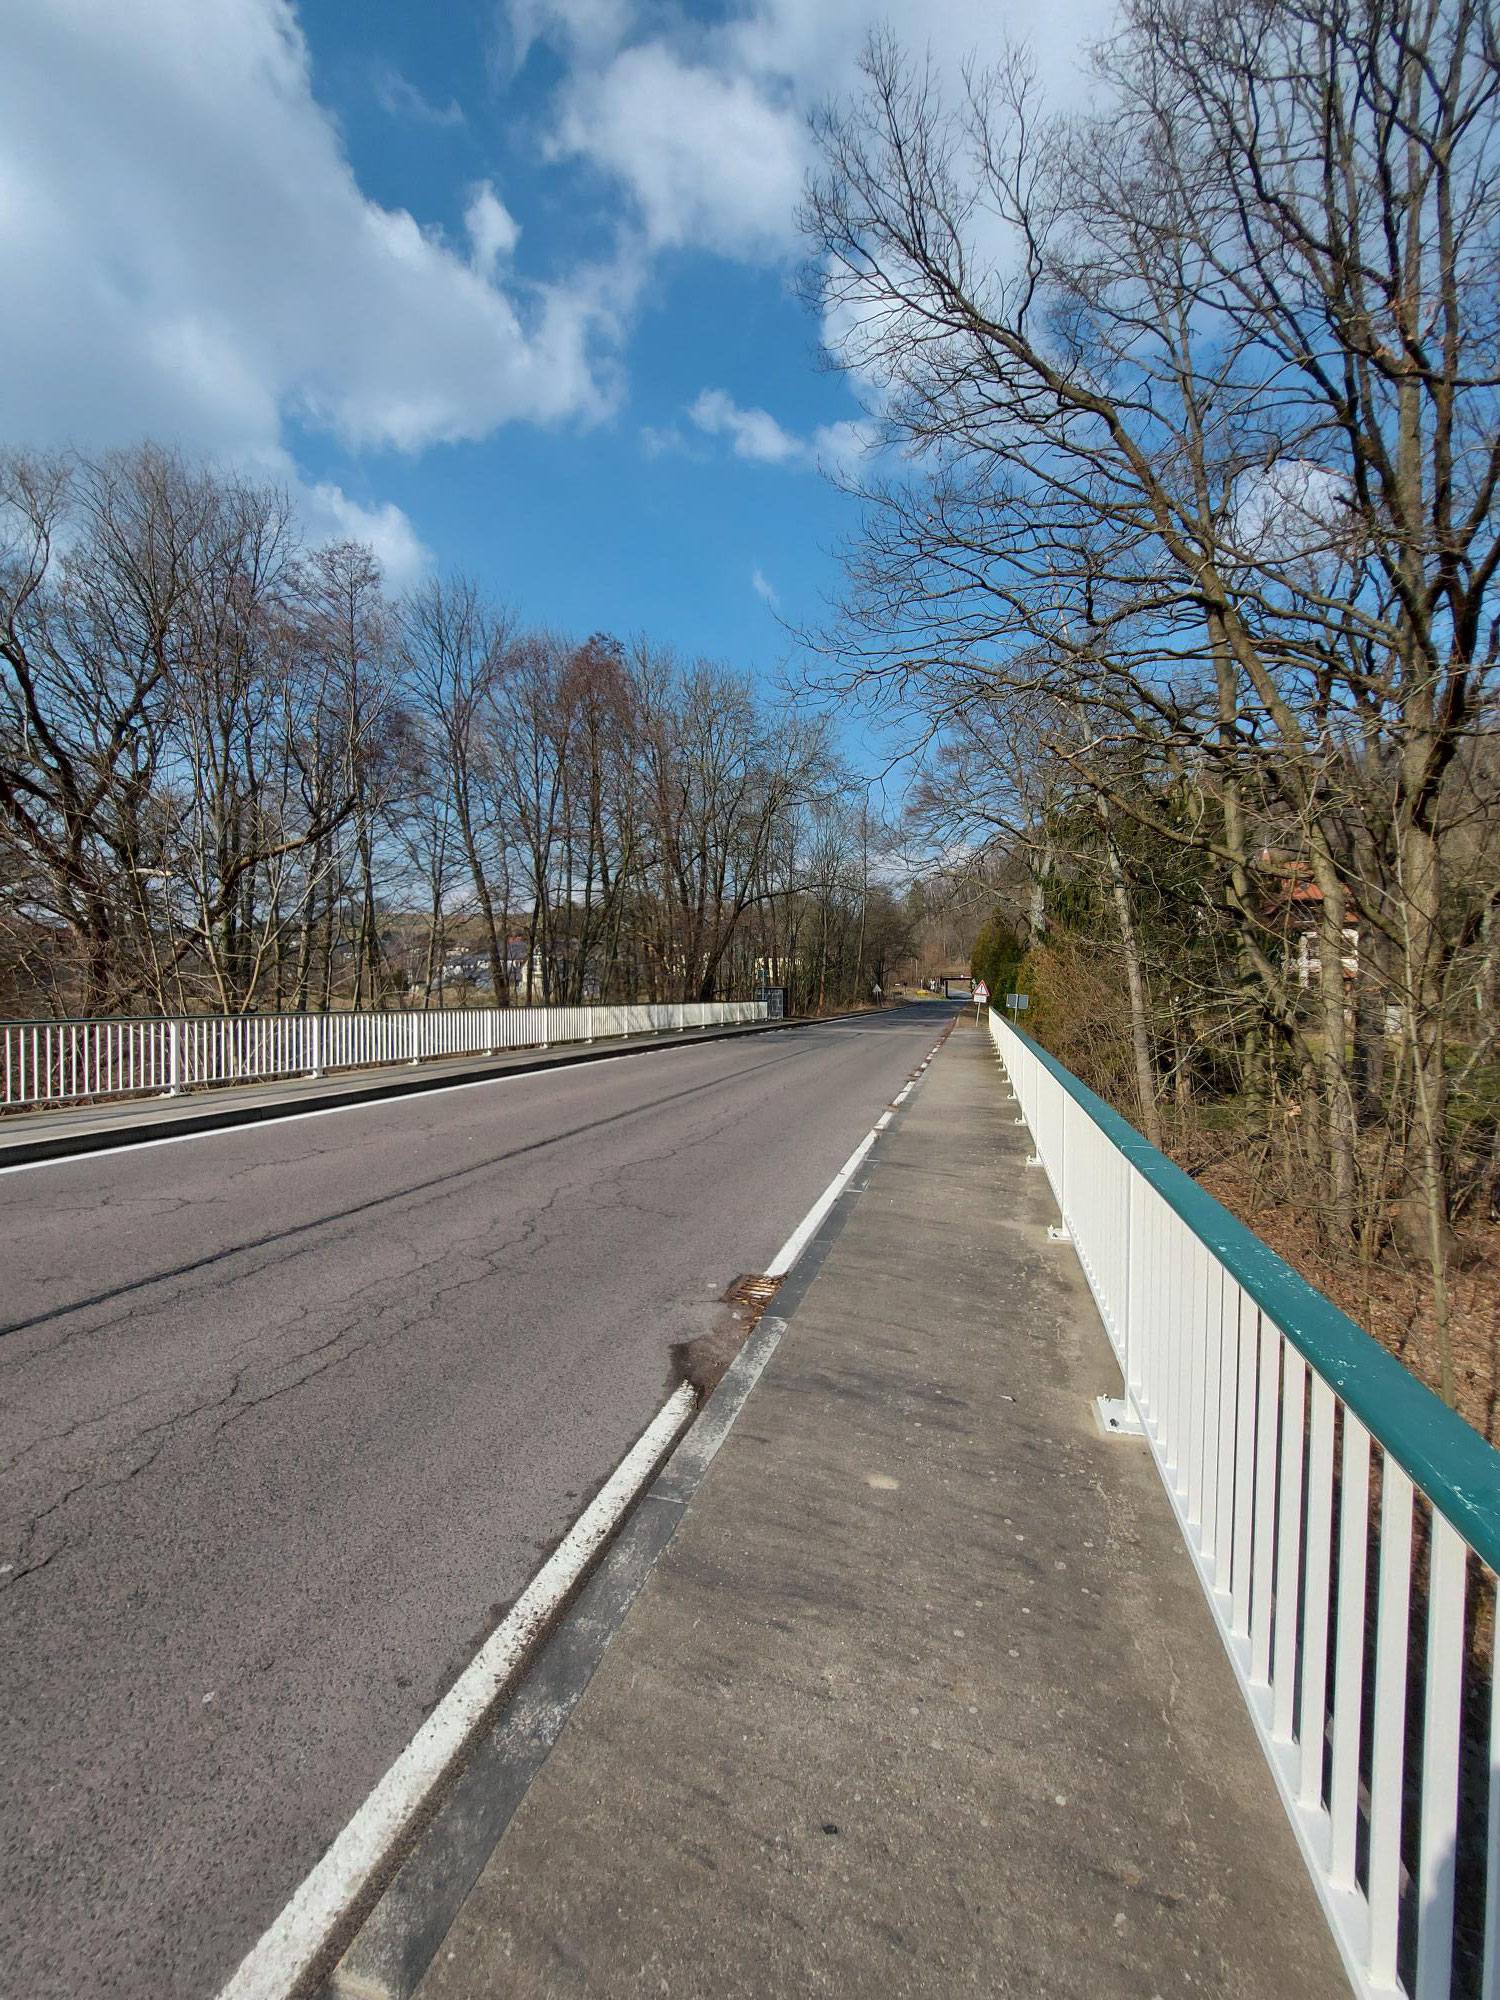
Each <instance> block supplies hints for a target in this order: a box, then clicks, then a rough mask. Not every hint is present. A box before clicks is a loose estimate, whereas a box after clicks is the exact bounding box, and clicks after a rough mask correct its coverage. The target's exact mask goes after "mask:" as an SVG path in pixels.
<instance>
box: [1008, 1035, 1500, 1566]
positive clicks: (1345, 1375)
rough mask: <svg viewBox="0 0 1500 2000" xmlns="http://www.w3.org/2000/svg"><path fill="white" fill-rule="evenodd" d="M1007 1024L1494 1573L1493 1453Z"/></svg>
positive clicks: (1499, 1481) (1497, 1463)
mask: <svg viewBox="0 0 1500 2000" xmlns="http://www.w3.org/2000/svg"><path fill="white" fill-rule="evenodd" d="M1005 1025H1006V1026H1007V1027H1009V1028H1010V1031H1011V1033H1012V1034H1013V1035H1015V1037H1016V1039H1017V1040H1018V1041H1020V1042H1022V1043H1024V1044H1025V1046H1026V1047H1027V1048H1028V1049H1029V1050H1030V1051H1031V1053H1032V1054H1033V1055H1034V1056H1035V1057H1036V1059H1037V1061H1038V1062H1039V1063H1041V1065H1042V1067H1043V1068H1044V1069H1045V1070H1047V1072H1048V1073H1049V1074H1050V1075H1051V1076H1053V1077H1055V1078H1056V1079H1057V1081H1058V1082H1059V1083H1060V1084H1061V1085H1062V1087H1063V1089H1064V1090H1065V1091H1066V1092H1067V1094H1068V1096H1069V1097H1071V1098H1072V1100H1073V1102H1074V1103H1075V1104H1076V1105H1078V1107H1079V1109H1080V1110H1082V1111H1085V1112H1086V1113H1087V1114H1088V1116H1089V1117H1090V1118H1091V1119H1092V1120H1093V1122H1094V1123H1095V1124H1096V1125H1097V1126H1098V1127H1099V1130H1100V1131H1101V1132H1102V1133H1103V1134H1104V1135H1105V1137H1106V1138H1107V1139H1109V1140H1110V1141H1111V1143H1112V1144H1113V1145H1115V1146H1116V1147H1117V1148H1118V1149H1119V1151H1120V1152H1121V1153H1123V1154H1124V1156H1125V1158H1126V1159H1127V1160H1129V1162H1130V1164H1131V1165H1132V1166H1133V1167H1134V1168H1135V1169H1136V1171H1137V1172H1138V1173H1139V1174H1140V1175H1141V1177H1142V1179H1143V1180H1145V1181H1146V1182H1148V1183H1149V1185H1150V1186H1151V1187H1153V1188H1155V1190H1156V1192H1157V1193H1158V1194H1159V1195H1160V1196H1161V1198H1162V1200H1163V1201H1164V1202H1166V1204H1167V1206H1168V1207H1169V1208H1171V1209H1172V1210H1173V1211H1174V1212H1175V1213H1176V1214H1177V1215H1179V1216H1180V1217H1181V1218H1182V1220H1183V1221H1184V1222H1185V1223H1186V1224H1187V1226H1188V1228H1189V1229H1191V1230H1192V1232H1193V1234H1194V1235H1195V1236H1196V1237H1197V1238H1198V1240H1199V1242H1200V1243H1204V1244H1206V1245H1207V1247H1208V1248H1209V1249H1210V1250H1211V1251H1212V1252H1213V1254H1214V1255H1215V1256H1216V1257H1217V1258H1218V1260H1219V1262H1220V1263H1221V1264H1222V1265H1223V1266H1224V1269H1225V1270H1226V1271H1227V1272H1228V1273H1229V1275H1230V1276H1231V1277H1232V1278H1233V1279H1234V1280H1235V1282H1236V1283H1237V1284H1238V1285H1240V1286H1241V1287H1242V1289H1243V1290H1244V1291H1246V1292H1247V1293H1248V1294H1249V1296H1250V1297H1251V1298H1252V1299H1254V1301H1255V1303H1256V1304H1257V1305H1258V1306H1259V1307H1260V1309H1261V1310H1262V1312H1264V1313H1266V1314H1268V1315H1269V1316H1270V1318H1271V1319H1272V1320H1273V1321H1274V1322H1275V1324H1276V1325H1277V1326H1278V1327H1279V1328H1280V1329H1281V1331H1282V1332H1283V1333H1284V1334H1285V1335H1286V1337H1287V1339H1288V1340H1289V1341H1290V1342H1291V1343H1292V1345H1293V1347H1295V1348H1296V1349H1297V1351H1298V1353H1299V1354H1301V1355H1302V1356H1303V1358H1304V1359H1305V1360H1306V1361H1307V1362H1308V1363H1309V1365H1310V1366H1311V1367H1313V1368H1314V1369H1316V1370H1317V1372H1318V1374H1319V1375H1321V1376H1322V1377H1323V1379H1324V1381H1325V1382H1327V1383H1328V1385H1329V1387H1330V1388H1331V1389H1332V1390H1333V1391H1334V1393H1335V1394H1336V1395H1337V1396H1338V1397H1339V1399H1340V1401H1341V1402H1343V1403H1344V1404H1345V1405H1346V1406H1347V1407H1348V1408H1349V1409H1351V1410H1352V1411H1353V1412H1354V1414H1355V1416H1356V1417H1358V1418H1359V1420H1360V1422H1361V1423H1362V1424H1363V1425H1364V1426H1365V1428H1366V1429H1367V1430H1368V1431H1369V1432H1370V1434H1371V1436H1372V1437H1374V1438H1375V1439H1376V1441H1377V1442H1378V1443H1379V1444H1380V1446H1381V1447H1382V1449H1384V1450H1385V1451H1387V1452H1389V1453H1390V1455H1391V1457H1392V1458H1394V1459H1395V1461H1396V1463H1397V1464H1398V1465H1399V1466H1400V1467H1401V1468H1402V1470H1403V1471H1404V1472H1406V1473H1407V1474H1408V1475H1409V1476H1410V1478H1411V1479H1413V1480H1414V1481H1415V1483H1416V1484H1417V1485H1418V1486H1419V1487H1420V1488H1421V1489H1422V1491H1423V1492H1424V1493H1425V1494H1426V1495H1427V1497H1428V1499H1429V1500H1430V1501H1431V1502H1432V1504H1433V1506H1435V1507H1437V1508H1438V1509H1440V1510H1441V1512H1442V1513H1444V1514H1445V1515H1446V1516H1447V1518H1448V1520H1449V1521H1450V1522H1451V1523H1452V1524H1453V1526H1454V1527H1455V1528H1456V1529H1457V1530H1458V1532H1459V1534H1461V1535H1462V1536H1463V1538H1464V1540H1465V1541H1466V1542H1467V1543H1468V1544H1469V1547H1470V1548H1471V1549H1473V1551H1474V1553H1475V1554H1476V1555H1477V1556H1479V1558H1480V1559H1481V1560H1482V1561H1483V1562H1486V1563H1488V1564H1489V1566H1490V1568H1491V1569H1492V1570H1496V1571H1500V1451H1496V1450H1495V1448H1494V1446H1493V1445H1490V1444H1487V1443H1486V1442H1485V1440H1484V1439H1483V1438H1482V1437H1481V1436H1480V1435H1479V1433H1478V1431H1476V1430H1475V1429H1474V1428H1473V1426H1472V1425H1471V1424H1468V1423H1466V1422H1465V1421H1464V1419H1463V1418H1462V1417H1461V1416H1460V1415H1459V1414H1458V1412H1457V1411H1456V1410H1451V1409H1449V1407H1448V1405H1447V1404H1446V1403H1445V1402H1443V1400H1442V1398H1441V1397H1439V1396H1435V1395H1434V1394H1433V1392H1432V1391H1431V1390H1430V1389H1429V1388H1428V1387H1427V1386H1426V1384H1425V1383H1423V1382H1419V1381H1418V1380H1417V1378H1416V1376H1415V1375H1413V1374H1412V1372H1411V1370H1410V1369H1409V1368H1407V1367H1405V1366H1404V1365H1403V1364H1402V1363H1401V1362H1399V1361H1398V1360H1397V1359H1396V1357H1395V1355H1394V1354H1391V1353H1388V1352H1387V1350H1386V1349H1385V1348H1383V1347H1382V1346H1381V1345H1380V1343H1379V1341H1377V1340H1375V1339H1373V1338H1372V1337H1371V1335H1370V1334H1368V1333H1366V1332H1365V1330H1364V1328H1363V1327H1361V1326H1358V1325H1356V1324H1355V1322H1354V1321H1353V1320H1352V1319H1350V1318H1349V1316H1348V1314H1347V1313H1342V1312H1340V1311H1339V1309H1338V1307H1337V1306H1336V1305H1335V1304H1334V1303H1333V1300H1332V1299H1330V1298H1326V1297H1325V1296H1324V1295H1323V1293H1322V1292H1320V1291H1319V1290H1318V1288H1317V1287H1316V1285H1310V1284H1309V1283H1308V1282H1307V1280H1306V1278H1304V1277H1302V1276H1301V1275H1300V1273H1298V1272H1296V1271H1294V1270H1293V1269H1292V1267H1291V1265H1290V1264H1288V1263H1287V1262H1286V1261H1285V1260H1284V1259H1283V1258H1281V1257H1278V1256H1277V1255H1276V1252H1275V1251H1274V1250H1273V1249H1272V1248H1271V1247H1270V1245H1269V1244H1267V1243H1262V1242H1261V1240H1260V1238H1259V1237H1258V1236H1257V1235H1256V1234H1255V1232H1254V1230H1252V1229H1247V1228H1246V1227H1245V1225H1244V1223H1243V1222H1241V1221H1240V1220H1239V1218H1238V1217H1237V1216H1234V1215H1231V1214H1230V1213H1229V1210H1228V1209H1227V1208H1225V1207H1224V1205H1223V1203H1222V1202H1218V1201H1215V1200H1214V1198H1213V1196H1212V1195H1211V1194H1210V1193H1209V1192H1208V1191H1207V1189H1206V1188H1202V1187H1200V1186H1199V1185H1198V1183H1197V1182H1196V1181H1195V1180H1194V1179H1193V1177H1192V1176H1191V1174H1187V1173H1184V1172H1183V1170H1182V1168H1181V1167H1179V1166H1177V1165H1176V1164H1175V1163H1174V1162H1173V1161H1171V1160H1169V1159H1168V1158H1167V1156H1166V1154H1165V1153H1163V1152H1161V1151H1160V1150H1159V1149H1158V1148H1157V1147H1155V1146H1153V1145H1152V1144H1151V1142H1150V1140H1149V1139H1145V1138H1143V1137H1142V1136H1141V1134H1140V1133H1139V1132H1137V1131H1136V1129H1135V1127H1134V1126H1133V1125H1132V1124H1131V1123H1130V1121H1129V1120H1128V1119H1126V1118H1122V1117H1121V1116H1120V1114H1119V1112H1118V1111H1116V1110H1115V1109H1114V1107H1113V1106H1112V1105H1109V1104H1106V1103H1105V1102H1104V1099H1103V1098H1102V1097H1098V1096H1096V1095H1095V1093H1094V1092H1093V1091H1092V1090H1090V1089H1089V1087H1088V1085H1087V1084H1085V1083H1080V1082H1079V1080H1078V1078H1077V1077H1076V1076H1074V1075H1073V1073H1072V1071H1071V1070H1066V1069H1064V1068H1063V1066H1062V1064H1061V1063H1060V1062H1058V1060H1057V1058H1056V1057H1055V1056H1051V1055H1049V1054H1048V1053H1047V1051H1046V1050H1045V1049H1044V1048H1043V1047H1042V1046H1041V1044H1040V1043H1039V1042H1035V1041H1033V1040H1032V1038H1031V1036H1030V1035H1027V1034H1023V1033H1022V1031H1021V1030H1020V1029H1019V1028H1014V1027H1011V1024H1010V1023H1009V1022H1006V1024H1005Z"/></svg>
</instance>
